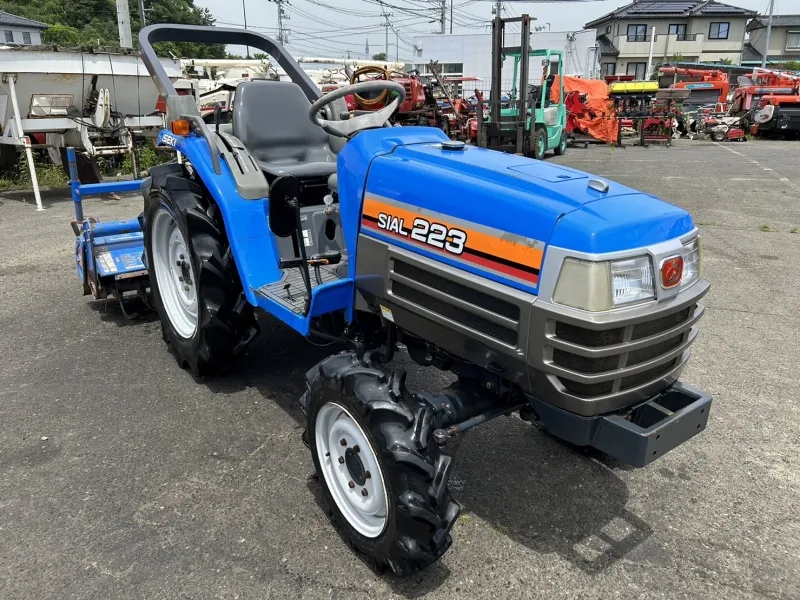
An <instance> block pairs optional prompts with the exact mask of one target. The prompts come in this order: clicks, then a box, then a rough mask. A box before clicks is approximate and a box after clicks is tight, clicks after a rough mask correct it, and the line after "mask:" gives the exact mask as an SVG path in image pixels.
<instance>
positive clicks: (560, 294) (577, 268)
mask: <svg viewBox="0 0 800 600" xmlns="http://www.w3.org/2000/svg"><path fill="white" fill-rule="evenodd" d="M610 267H611V263H609V262H591V261H588V260H578V259H577V258H567V259H566V260H564V265H563V266H562V267H561V273H559V275H558V282H557V283H556V290H555V292H554V293H553V300H554V301H555V302H557V303H558V304H564V305H565V306H571V307H573V308H580V309H582V310H588V311H592V312H598V311H601V310H609V309H610V308H612V305H611V268H610Z"/></svg>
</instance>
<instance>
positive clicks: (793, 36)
mask: <svg viewBox="0 0 800 600" xmlns="http://www.w3.org/2000/svg"><path fill="white" fill-rule="evenodd" d="M798 48H800V31H788V32H786V49H787V50H797V49H798Z"/></svg>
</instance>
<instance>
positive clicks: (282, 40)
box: [268, 0, 291, 44]
mask: <svg viewBox="0 0 800 600" xmlns="http://www.w3.org/2000/svg"><path fill="white" fill-rule="evenodd" d="M268 1H269V2H274V3H275V4H277V5H278V43H279V44H286V43H288V42H289V34H290V33H291V31H290V30H289V29H288V28H286V27H284V26H283V20H284V19H286V20H287V21H288V20H289V13H288V12H286V10H285V9H284V8H283V7H284V5H287V6H288V4H289V0H268Z"/></svg>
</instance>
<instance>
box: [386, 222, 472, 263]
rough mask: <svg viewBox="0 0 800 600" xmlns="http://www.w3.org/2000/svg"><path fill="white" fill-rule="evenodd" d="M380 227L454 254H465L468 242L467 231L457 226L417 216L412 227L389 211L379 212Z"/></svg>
mask: <svg viewBox="0 0 800 600" xmlns="http://www.w3.org/2000/svg"><path fill="white" fill-rule="evenodd" d="M378 228H379V229H383V230H385V231H388V232H390V233H395V234H397V235H401V236H403V237H410V238H411V239H412V240H415V241H417V242H422V243H423V244H428V245H429V246H433V247H434V248H439V249H440V250H447V251H448V252H451V253H452V254H457V255H460V254H463V252H464V247H465V246H466V243H467V232H466V231H463V230H461V229H456V228H455V227H447V226H445V225H442V224H441V223H435V222H433V221H429V220H427V219H423V218H422V217H416V218H415V219H414V223H413V224H412V227H411V229H410V230H409V229H407V228H406V223H405V220H404V219H403V218H402V217H394V216H392V215H390V214H388V213H380V214H378Z"/></svg>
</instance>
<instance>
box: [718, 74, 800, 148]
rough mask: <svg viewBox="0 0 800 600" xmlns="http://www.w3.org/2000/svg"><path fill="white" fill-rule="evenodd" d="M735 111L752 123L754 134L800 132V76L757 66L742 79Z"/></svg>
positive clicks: (736, 92)
mask: <svg viewBox="0 0 800 600" xmlns="http://www.w3.org/2000/svg"><path fill="white" fill-rule="evenodd" d="M739 83H740V85H739V87H738V88H737V89H736V90H735V91H734V95H733V102H732V107H731V113H732V114H734V115H738V116H741V117H746V118H747V119H748V120H749V121H751V122H752V124H753V125H752V128H751V132H752V133H758V132H760V133H762V134H766V133H773V132H776V133H777V132H793V133H797V132H800V77H798V76H796V75H793V74H791V73H781V72H778V71H767V70H761V69H756V70H754V71H753V73H752V74H751V75H748V76H746V77H740V78H739Z"/></svg>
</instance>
